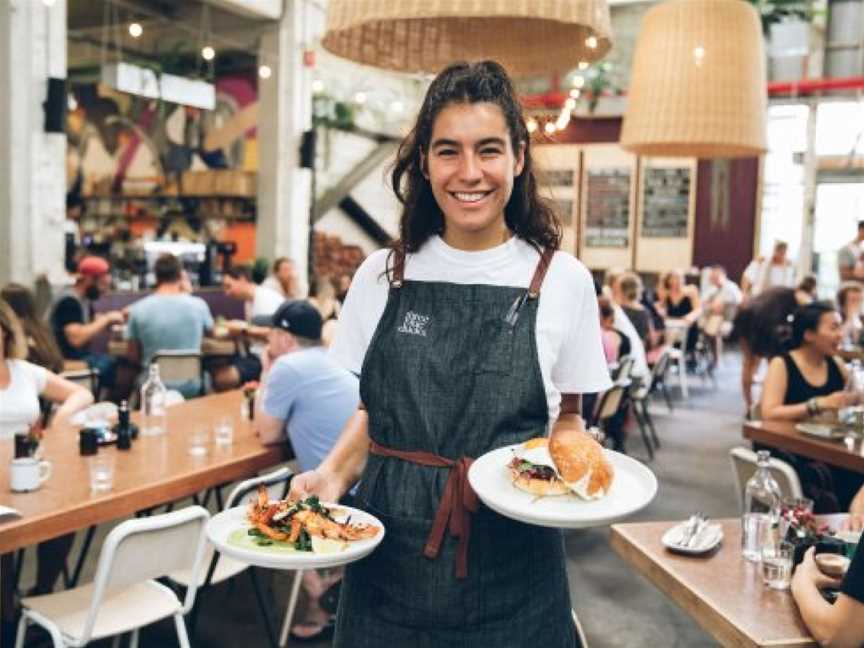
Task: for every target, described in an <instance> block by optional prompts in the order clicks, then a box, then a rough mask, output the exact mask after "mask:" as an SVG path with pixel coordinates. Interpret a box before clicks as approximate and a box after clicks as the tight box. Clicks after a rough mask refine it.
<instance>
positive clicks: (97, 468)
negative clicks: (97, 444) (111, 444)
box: [87, 452, 114, 493]
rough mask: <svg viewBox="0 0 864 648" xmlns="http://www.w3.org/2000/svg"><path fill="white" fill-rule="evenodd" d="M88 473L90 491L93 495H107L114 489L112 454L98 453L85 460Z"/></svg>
mask: <svg viewBox="0 0 864 648" xmlns="http://www.w3.org/2000/svg"><path fill="white" fill-rule="evenodd" d="M87 468H88V469H89V471H90V490H91V491H92V492H93V493H107V492H109V491H110V490H111V489H112V488H114V454H113V453H108V452H106V453H100V454H97V455H93V456H91V457H89V458H88V460H87Z"/></svg>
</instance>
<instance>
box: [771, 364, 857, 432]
mask: <svg viewBox="0 0 864 648" xmlns="http://www.w3.org/2000/svg"><path fill="white" fill-rule="evenodd" d="M787 381H788V376H787V375H786V364H785V363H784V362H783V359H782V358H780V357H775V358H773V359H772V360H771V362H770V363H769V364H768V373H767V374H766V375H765V385H764V386H763V388H762V418H763V419H769V420H781V421H800V420H803V419H806V418H808V417H810V416H812V415H815V414H818V413H820V412H822V411H825V410H838V409H840V408H841V407H845V406H846V405H847V404H848V400H849V396H848V394H846V392H843V391H837V392H834V393H833V394H829V395H828V396H819V397H817V398H811V399H810V400H809V401H807V402H804V403H798V404H796V405H784V404H783V401H784V400H785V397H786V386H787Z"/></svg>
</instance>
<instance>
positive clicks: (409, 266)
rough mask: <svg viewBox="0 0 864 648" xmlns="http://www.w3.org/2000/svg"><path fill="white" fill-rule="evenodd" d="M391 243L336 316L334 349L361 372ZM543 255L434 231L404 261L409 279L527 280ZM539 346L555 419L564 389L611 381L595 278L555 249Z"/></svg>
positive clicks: (382, 297)
mask: <svg viewBox="0 0 864 648" xmlns="http://www.w3.org/2000/svg"><path fill="white" fill-rule="evenodd" d="M388 253H389V251H388V250H386V249H385V250H379V251H377V252H375V253H374V254H372V255H370V256H369V257H368V258H367V259H366V261H364V262H363V265H361V266H360V268H359V269H358V270H357V273H356V274H355V276H354V280H353V281H352V282H351V289H350V290H349V291H348V296H347V297H346V299H345V304H344V306H343V308H342V314H341V316H340V317H339V331H338V333H337V335H336V339H335V340H334V341H333V345H332V346H331V348H330V353H331V357H332V358H333V359H334V360H336V362H338V363H340V364H341V365H342V366H344V367H345V368H346V369H348V371H351V372H352V373H355V374H359V373H360V369H361V367H362V365H363V359H364V357H365V356H366V350H367V348H368V347H369V342H370V341H371V339H372V335H373V334H374V333H375V329H376V328H377V326H378V321H379V320H380V319H381V316H382V315H383V313H384V307H385V306H386V305H387V294H388V288H389V285H388V282H387V277H386V275H384V269H385V264H386V260H387V255H388ZM539 258H540V255H539V254H538V253H537V251H536V250H535V249H534V248H532V247H531V246H530V245H529V244H528V243H526V242H525V241H523V240H521V239H518V238H516V237H515V236H514V237H512V238H510V240H508V241H507V242H506V243H503V244H501V245H499V246H497V247H494V248H492V249H490V250H482V251H480V252H466V251H463V250H457V249H455V248H452V247H450V246H449V245H447V244H446V243H445V242H444V241H443V240H442V239H441V238H440V237H438V236H436V237H433V238H431V239H429V241H427V242H426V244H425V245H423V247H422V248H421V249H420V251H419V252H417V253H416V254H409V255H408V258H407V259H406V262H405V279H407V280H414V281H441V282H447V283H456V284H486V285H492V286H512V287H521V288H527V287H528V285H529V284H530V283H531V278H532V277H533V275H534V270H535V268H536V267H537V262H538V260H539ZM536 329H537V352H538V355H539V360H540V370H541V373H542V375H543V384H544V386H545V388H546V402H547V404H548V406H549V418H550V421H554V420H555V419H557V418H558V411H559V407H560V404H561V394H562V393H564V394H588V393H594V392H599V391H603V390H605V389H608V388H609V387H610V386H611V384H612V383H611V381H610V380H609V371H608V369H607V367H606V357H605V356H604V354H603V345H602V343H601V341H600V318H599V314H598V308H597V298H596V295H595V293H594V283H593V281H592V279H591V275H590V273H589V272H588V270H587V269H586V268H585V266H584V265H582V263H580V262H579V261H577V260H576V259H575V258H573V257H572V256H570V255H569V254H567V253H564V252H556V253H555V256H554V257H553V259H552V263H551V264H550V266H549V270H548V272H547V274H546V278H545V280H544V282H543V287H542V289H541V292H540V303H539V305H538V311H537V327H536Z"/></svg>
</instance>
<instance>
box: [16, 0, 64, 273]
mask: <svg viewBox="0 0 864 648" xmlns="http://www.w3.org/2000/svg"><path fill="white" fill-rule="evenodd" d="M49 77H55V78H60V79H65V78H66V0H54V1H53V2H51V3H47V4H46V3H44V2H40V1H38V0H0V88H2V92H0V284H4V283H6V282H8V281H18V282H21V283H25V284H30V283H31V282H32V281H33V279H34V278H35V277H36V276H37V275H39V274H43V273H44V274H46V275H47V276H48V277H49V278H50V279H51V280H52V282H58V283H59V282H60V280H61V278H62V277H63V252H64V231H63V224H64V220H65V218H66V213H65V209H66V202H65V201H66V162H65V160H66V135H65V134H63V133H46V132H45V131H44V123H45V110H44V108H43V106H42V104H43V102H44V101H45V97H46V94H47V90H48V78H49ZM64 101H65V98H64Z"/></svg>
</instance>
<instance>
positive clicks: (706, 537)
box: [660, 521, 723, 556]
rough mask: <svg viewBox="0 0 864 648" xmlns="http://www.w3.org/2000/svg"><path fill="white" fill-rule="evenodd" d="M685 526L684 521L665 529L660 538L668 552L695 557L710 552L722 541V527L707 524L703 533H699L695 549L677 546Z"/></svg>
mask: <svg viewBox="0 0 864 648" xmlns="http://www.w3.org/2000/svg"><path fill="white" fill-rule="evenodd" d="M686 525H687V522H686V521H685V522H681V523H680V524H676V525H675V526H673V527H670V528H669V529H667V530H666V533H664V534H663V537H661V538H660V542H662V543H663V546H664V547H666V548H667V549H669V550H670V551H675V552H677V553H683V554H691V555H694V556H696V555H699V554H703V553H708V552H709V551H712V550H713V549H714V547H716V546H717V545H719V544H720V542H721V541H722V540H723V527H721V526H720V525H719V524H709V525H708V527H707V528H706V529H705V530H704V531H701V532H700V533H699V542H698V544H697V545H696V546H695V547H685V546H682V545H680V544H678V540H680V539H681V534H682V533H683V531H684V527H685V526H686Z"/></svg>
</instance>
